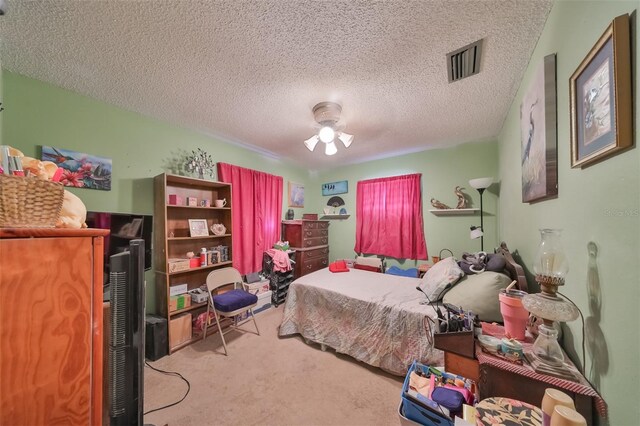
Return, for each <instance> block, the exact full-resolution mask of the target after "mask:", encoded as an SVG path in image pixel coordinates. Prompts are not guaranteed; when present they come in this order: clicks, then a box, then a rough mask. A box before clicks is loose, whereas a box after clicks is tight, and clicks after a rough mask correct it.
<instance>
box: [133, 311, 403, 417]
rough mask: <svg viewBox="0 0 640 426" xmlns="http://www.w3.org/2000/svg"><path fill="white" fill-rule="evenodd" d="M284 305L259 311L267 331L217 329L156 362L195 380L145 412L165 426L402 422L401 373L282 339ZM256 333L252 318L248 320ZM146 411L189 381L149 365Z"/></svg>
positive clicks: (297, 340)
mask: <svg viewBox="0 0 640 426" xmlns="http://www.w3.org/2000/svg"><path fill="white" fill-rule="evenodd" d="M282 312H283V306H280V307H278V308H271V309H268V310H267V311H265V312H262V313H259V314H257V315H256V319H257V321H258V327H259V328H260V333H261V335H260V336H258V335H256V334H255V333H241V332H237V331H232V332H230V333H228V334H226V335H225V338H226V340H227V347H228V350H229V356H225V355H224V352H223V348H222V341H221V340H220V336H218V334H214V335H210V336H209V337H207V340H206V341H204V342H202V341H201V342H198V343H195V344H193V345H191V346H188V347H186V348H184V349H182V350H180V351H178V352H176V353H174V354H173V355H171V356H167V357H164V358H162V359H160V360H158V361H156V362H152V363H151V364H152V365H153V366H154V367H156V368H160V369H163V370H168V371H177V372H179V373H181V374H182V375H183V376H184V377H185V378H186V379H187V380H189V382H190V383H191V392H190V393H189V396H187V398H186V399H185V400H184V401H183V402H181V403H180V404H178V405H176V406H173V407H170V408H167V409H165V410H161V411H157V412H154V413H150V414H148V415H146V416H145V418H144V420H145V423H147V424H154V425H156V426H162V425H166V424H168V425H185V426H190V425H258V424H261V425H365V424H366V425H376V424H377V425H396V424H398V423H399V418H398V413H397V409H398V404H399V402H400V391H401V388H402V380H403V378H402V377H397V376H393V375H391V374H388V373H385V372H384V371H382V370H380V369H378V368H374V367H370V366H368V365H366V364H364V363H361V362H358V361H356V360H354V359H353V358H351V357H349V356H347V355H341V354H336V353H335V352H334V351H332V350H331V349H327V351H326V352H323V351H322V350H321V349H320V346H319V345H316V344H306V343H305V342H304V340H303V339H302V338H301V337H300V336H296V337H289V338H279V337H278V326H279V325H280V322H281V320H282ZM243 328H245V329H247V330H252V331H255V328H254V327H253V323H252V322H250V323H247V324H245V325H243ZM144 373H145V380H144V383H145V384H144V385H145V392H144V398H145V400H144V407H145V412H146V411H149V410H151V409H154V408H157V407H160V406H163V405H166V404H169V403H172V402H175V401H177V400H178V399H180V398H181V397H182V396H183V395H184V392H185V391H186V388H187V386H186V384H185V383H184V382H183V381H182V380H180V379H179V378H175V377H170V376H166V375H163V374H160V373H158V372H155V371H153V370H151V369H150V368H145V372H144Z"/></svg>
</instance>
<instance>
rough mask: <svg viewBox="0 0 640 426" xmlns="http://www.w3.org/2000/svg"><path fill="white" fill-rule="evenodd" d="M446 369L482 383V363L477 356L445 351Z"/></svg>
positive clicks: (448, 371)
mask: <svg viewBox="0 0 640 426" xmlns="http://www.w3.org/2000/svg"><path fill="white" fill-rule="evenodd" d="M444 371H446V372H447V373H451V374H457V375H458V376H462V377H466V378H467V379H471V380H473V381H474V382H476V384H478V383H480V365H479V364H478V360H477V359H475V358H467V357H466V356H462V355H458V354H455V353H453V352H447V351H445V352H444Z"/></svg>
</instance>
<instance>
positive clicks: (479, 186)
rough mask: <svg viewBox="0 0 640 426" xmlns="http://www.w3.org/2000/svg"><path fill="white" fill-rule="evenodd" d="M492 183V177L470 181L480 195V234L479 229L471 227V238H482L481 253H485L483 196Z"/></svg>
mask: <svg viewBox="0 0 640 426" xmlns="http://www.w3.org/2000/svg"><path fill="white" fill-rule="evenodd" d="M492 183H493V178H491V177H484V178H477V179H471V180H470V181H469V185H471V187H472V188H475V189H476V190H477V191H478V192H479V193H480V232H478V228H477V227H475V226H472V227H471V238H472V239H475V238H478V237H480V251H484V212H483V210H482V194H483V193H484V190H485V189H487V188H488V187H489V186H491V184H492Z"/></svg>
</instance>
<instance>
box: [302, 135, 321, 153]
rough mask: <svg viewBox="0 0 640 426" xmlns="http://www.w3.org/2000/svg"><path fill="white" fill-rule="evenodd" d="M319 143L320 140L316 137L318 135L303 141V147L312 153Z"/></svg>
mask: <svg viewBox="0 0 640 426" xmlns="http://www.w3.org/2000/svg"><path fill="white" fill-rule="evenodd" d="M319 141H320V138H319V137H318V135H313V136H311V137H310V138H309V139H307V140H306V141H304V146H306V147H307V149H308V150H309V151H311V152H313V149H314V148H315V147H316V145H317V144H318V142H319Z"/></svg>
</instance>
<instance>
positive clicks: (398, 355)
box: [280, 268, 443, 376]
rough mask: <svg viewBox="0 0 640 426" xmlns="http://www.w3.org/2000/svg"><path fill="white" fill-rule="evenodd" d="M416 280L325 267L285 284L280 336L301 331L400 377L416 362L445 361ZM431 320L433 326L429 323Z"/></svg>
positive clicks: (339, 350)
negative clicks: (337, 271) (434, 335)
mask: <svg viewBox="0 0 640 426" xmlns="http://www.w3.org/2000/svg"><path fill="white" fill-rule="evenodd" d="M419 283H420V280H419V279H417V278H407V277H400V276H395V275H386V274H379V273H374V272H368V271H362V270H358V269H350V270H349V272H340V273H332V272H330V271H329V269H328V268H325V269H321V270H319V271H316V272H313V273H311V274H309V275H305V276H303V277H300V278H298V279H297V280H295V281H294V282H293V283H292V284H291V285H290V286H289V294H288V296H287V301H286V303H285V306H284V318H283V320H282V324H281V325H280V336H289V335H292V334H297V333H299V334H301V335H302V336H303V337H304V338H306V339H309V340H312V341H314V342H317V343H321V344H324V345H327V346H329V347H331V348H333V349H335V350H336V351H337V352H340V353H344V354H347V355H350V356H352V357H354V358H355V359H357V360H359V361H362V362H365V363H367V364H369V365H372V366H375V367H380V368H382V369H383V370H386V371H388V372H390V373H393V374H397V375H400V376H404V375H406V373H407V369H408V367H409V366H410V365H411V363H412V362H413V361H414V360H418V361H420V362H422V363H423V364H429V365H443V364H442V352H441V351H439V350H437V349H434V348H433V339H432V333H433V325H432V323H430V322H429V321H427V319H426V317H427V316H429V317H431V318H435V312H434V310H433V308H432V307H431V306H429V305H420V304H419V302H420V301H421V300H424V299H425V296H424V295H422V293H420V292H419V291H418V290H416V285H418V284H419ZM429 324H431V325H429Z"/></svg>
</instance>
